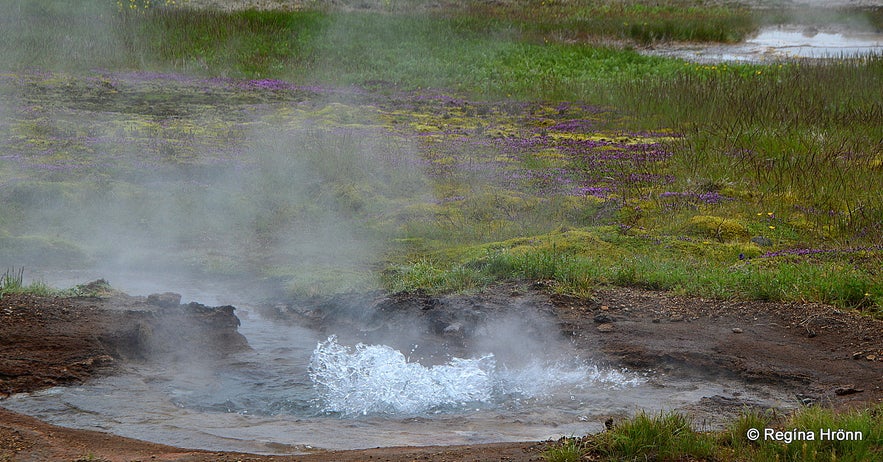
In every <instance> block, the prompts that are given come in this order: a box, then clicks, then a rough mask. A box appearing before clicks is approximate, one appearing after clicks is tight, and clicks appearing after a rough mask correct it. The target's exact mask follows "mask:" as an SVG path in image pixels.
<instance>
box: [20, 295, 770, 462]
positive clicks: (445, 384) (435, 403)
mask: <svg viewBox="0 0 883 462" xmlns="http://www.w3.org/2000/svg"><path fill="white" fill-rule="evenodd" d="M240 316H241V317H242V326H241V327H240V329H241V332H242V333H243V334H244V335H245V336H246V337H247V338H248V340H249V342H250V344H251V346H252V347H253V351H249V352H245V353H241V354H237V355H234V356H233V357H230V358H228V359H227V360H224V361H222V362H215V363H204V362H203V363H186V362H185V363H180V364H174V365H172V364H169V365H162V364H149V365H148V364H144V365H134V366H131V367H129V369H128V372H127V373H125V374H123V375H119V376H114V377H107V378H103V379H100V380H96V381H94V382H91V383H89V384H87V385H83V386H76V387H64V388H62V387H58V388H52V389H49V390H44V391H41V392H37V393H33V394H20V395H15V396H12V397H10V398H9V399H7V400H5V401H4V402H3V406H4V407H7V408H9V409H11V410H13V411H17V412H21V413H25V414H29V415H32V416H35V417H38V418H40V419H42V420H45V421H47V422H50V423H53V424H57V425H62V426H67V427H74V428H81V429H92V430H99V431H106V432H111V433H115V434H118V435H122V436H128V437H133V438H138V439H143V440H149V441H154V442H159V443H165V444H171V445H175V446H181V447H187V448H197V449H208V450H228V451H244V452H254V453H263V454H286V453H298V452H304V451H309V450H310V449H312V448H326V449H356V448H368V447H376V446H395V445H430V444H433V445H435V444H475V443H486V442H502V441H529V440H541V439H547V438H558V437H560V436H570V435H582V434H586V433H590V432H597V431H600V430H602V429H603V422H604V420H605V419H606V418H608V417H615V418H622V417H625V416H629V415H633V414H634V413H635V412H636V411H637V410H639V409H643V410H648V411H657V410H662V409H676V408H680V407H683V406H688V405H690V404H693V403H697V402H698V401H699V400H700V399H702V398H703V397H709V396H733V395H734V394H735V395H740V392H744V390H745V389H744V387H742V386H740V385H739V384H738V383H731V382H727V381H720V380H715V381H703V380H701V379H697V378H694V379H691V380H684V379H674V378H672V377H666V376H664V375H661V374H655V373H653V372H652V371H628V370H623V369H619V368H615V367H611V366H601V365H597V364H595V363H593V362H592V361H590V360H588V359H583V358H581V357H580V355H579V354H578V353H577V352H576V351H572V352H571V353H572V354H571V355H570V356H567V357H561V358H559V359H557V360H550V359H549V358H541V357H537V358H535V359H530V360H525V361H521V362H520V364H517V365H513V364H507V363H506V362H504V361H501V360H500V359H499V358H497V357H496V356H495V355H494V352H493V351H490V352H486V353H484V354H482V355H481V356H476V357H469V358H453V357H451V358H442V359H439V358H436V359H435V361H433V363H434V364H432V365H423V364H421V363H420V362H418V361H415V360H414V359H413V358H409V352H408V351H403V352H401V351H396V350H394V349H392V348H390V347H387V346H383V345H346V344H343V343H340V342H338V341H337V340H336V339H335V338H333V337H330V338H329V337H326V336H324V335H320V334H318V333H317V332H314V331H310V330H308V329H304V328H299V327H297V326H291V325H288V324H280V323H276V322H273V321H269V320H266V319H263V318H261V317H260V316H258V315H257V314H255V313H249V312H247V311H244V310H243V311H242V312H241V313H240ZM559 348H560V345H556V346H555V349H559ZM737 390H738V391H737ZM742 396H743V397H744V396H745V395H742ZM771 404H778V405H782V404H783V402H775V403H771Z"/></svg>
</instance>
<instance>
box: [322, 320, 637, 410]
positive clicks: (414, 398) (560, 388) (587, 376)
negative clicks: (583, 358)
mask: <svg viewBox="0 0 883 462" xmlns="http://www.w3.org/2000/svg"><path fill="white" fill-rule="evenodd" d="M310 379H311V380H312V382H313V385H314V387H315V388H316V391H317V393H318V395H319V400H320V405H321V406H322V408H323V410H324V411H325V412H328V413H339V414H341V415H344V416H355V415H371V414H379V415H415V414H426V413H439V412H444V411H446V410H457V409H466V408H475V407H485V406H493V405H497V404H505V403H517V402H518V401H519V400H522V399H533V398H538V399H541V398H543V397H551V396H554V395H556V394H559V393H568V392H570V391H574V390H582V389H584V388H586V387H605V388H621V387H633V386H636V385H639V384H641V383H644V380H643V379H642V378H640V377H637V376H632V375H630V374H628V373H625V372H621V371H616V370H602V369H600V368H598V367H597V366H594V365H589V364H586V363H578V364H577V363H576V362H574V364H570V365H564V364H561V363H549V364H544V363H543V362H541V361H540V360H534V361H532V362H530V363H528V364H526V365H524V366H520V367H517V368H509V367H506V365H504V364H498V363H497V359H496V358H495V356H494V354H493V353H488V354H485V355H483V356H478V357H474V358H469V359H463V358H452V359H450V360H449V361H448V362H447V363H445V364H440V365H434V366H429V367H427V366H424V365H422V364H420V363H419V362H416V361H410V360H409V358H407V357H406V356H405V355H404V354H403V353H402V352H401V351H398V350H395V349H393V348H391V347H389V346H386V345H365V344H362V343H359V344H357V345H356V346H355V347H348V346H344V345H340V344H339V343H338V342H337V338H336V337H335V336H333V335H332V336H331V337H329V338H328V339H327V340H325V341H323V342H319V344H318V345H317V346H316V349H315V350H314V351H313V354H312V357H311V358H310Z"/></svg>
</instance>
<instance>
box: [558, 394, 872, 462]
mask: <svg viewBox="0 0 883 462" xmlns="http://www.w3.org/2000/svg"><path fill="white" fill-rule="evenodd" d="M881 415H883V414H881V408H880V407H879V406H877V407H872V408H868V409H863V410H854V411H848V412H840V413H838V412H834V411H831V410H826V409H822V408H817V407H813V408H805V409H802V410H799V411H797V412H795V413H794V414H792V415H788V416H778V415H775V414H773V413H771V412H759V411H756V410H745V411H744V412H743V413H742V415H741V416H740V417H739V418H738V419H736V420H735V421H734V422H733V423H732V424H730V425H729V426H728V427H727V428H726V429H724V430H723V431H719V432H706V431H697V430H695V429H694V428H693V423H692V422H691V421H690V419H689V418H687V417H685V416H683V415H681V414H676V413H662V414H657V415H648V414H643V413H641V414H638V415H637V416H635V417H633V418H631V419H628V420H625V421H623V422H620V423H619V424H617V425H615V426H614V427H613V428H612V429H609V430H608V431H606V432H603V433H600V434H597V435H591V436H586V437H584V438H566V439H564V440H562V441H560V442H558V443H557V444H555V445H553V446H552V447H550V448H548V449H547V450H546V451H545V452H544V453H543V458H544V460H546V461H548V462H578V461H582V460H610V461H614V460H655V461H676V460H697V461H698V460H707V461H711V460H715V461H742V460H750V461H795V462H796V461H833V460H838V461H856V462H858V461H865V460H875V459H878V458H880V457H881V456H883V431H881V429H883V425H881V424H883V421H881V419H883V417H881ZM767 429H768V431H769V433H768V432H767ZM754 430H757V431H758V432H759V436H758V437H756V438H754V439H753V440H752V439H749V435H751V434H752V433H753V431H754ZM810 435H812V436H810Z"/></svg>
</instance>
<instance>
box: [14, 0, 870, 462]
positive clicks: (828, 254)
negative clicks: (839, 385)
mask: <svg viewBox="0 0 883 462" xmlns="http://www.w3.org/2000/svg"><path fill="white" fill-rule="evenodd" d="M74 3H76V4H74ZM299 5H301V6H303V8H296V9H293V10H291V11H258V10H245V11H232V12H221V11H209V10H203V9H191V8H189V7H188V2H186V1H180V0H179V1H178V2H177V4H175V3H174V2H161V1H154V2H152V3H151V2H147V1H141V0H137V1H131V2H130V1H122V2H114V1H110V0H108V1H98V0H90V1H83V2H62V1H49V0H47V1H40V2H30V1H4V2H3V7H4V15H3V16H2V18H0V134H2V136H0V270H2V269H3V267H4V266H5V267H6V268H7V270H6V272H5V274H4V275H0V295H2V294H3V293H8V292H17V291H30V292H35V293H41V294H48V293H53V289H50V288H49V287H47V286H46V284H43V283H41V282H40V281H37V282H33V283H27V282H26V281H25V279H26V276H27V269H30V268H38V269H46V268H50V269H74V270H76V269H81V268H91V267H96V268H116V269H120V268H134V269H137V270H138V271H142V272H164V273H174V274H179V273H180V274H198V275H200V276H201V277H210V278H219V279H223V278H229V279H231V280H240V281H251V280H261V281H265V282H266V281H270V282H271V283H273V284H275V285H277V286H278V287H280V288H282V289H283V290H285V291H287V292H288V293H290V294H329V293H336V292H343V291H351V290H371V289H378V288H379V289H385V290H387V291H391V292H400V291H418V290H419V291H427V292H430V293H444V292H452V291H472V290H477V289H480V288H482V287H485V286H487V285H490V284H493V283H495V282H498V281H506V280H513V279H515V280H522V279H524V280H543V281H547V282H548V286H549V287H551V288H552V290H555V291H558V292H561V293H567V294H574V295H579V296H588V295H591V294H592V292H593V291H594V290H596V289H597V288H599V287H602V286H604V285H620V286H631V287H641V288H647V289H652V290H666V291H674V292H677V293H681V294H687V295H697V296H702V297H708V298H719V299H729V298H742V299H757V300H787V301H794V300H806V301H819V302H825V303H831V304H834V305H836V306H839V307H843V308H848V309H854V310H858V311H861V312H863V313H865V314H867V315H869V316H875V317H883V308H881V306H883V277H881V273H880V269H881V267H883V244H881V243H883V187H881V185H883V92H881V88H883V55H880V54H877V55H871V56H867V57H862V58H853V59H845V58H842V57H832V58H829V59H819V60H812V61H810V60H805V61H800V62H796V61H795V62H782V63H779V62H771V63H756V64H751V63H746V64H733V63H730V64H725V63H720V64H697V63H692V62H687V61H683V60H679V59H673V58H662V57H653V56H648V55H645V54H641V53H640V52H639V50H641V49H642V48H644V47H647V46H665V45H666V44H667V43H668V42H669V41H693V42H715V43H728V42H736V41H739V40H741V39H743V38H745V37H746V36H748V35H749V34H751V33H752V32H753V31H756V30H757V29H758V28H760V27H762V26H764V25H769V24H775V23H786V22H789V21H795V20H797V21H800V22H801V23H803V24H810V25H812V24H823V23H826V22H832V21H833V22H836V23H838V24H840V25H841V26H842V27H861V28H865V29H867V30H872V31H877V32H879V31H880V30H883V8H868V9H864V10H815V9H801V10H799V11H797V10H791V9H788V8H787V7H781V6H771V7H769V8H765V9H763V10H757V9H749V8H747V7H742V6H738V5H736V4H735V3H734V4H729V3H720V4H717V3H716V5H717V6H713V7H710V6H707V5H704V4H703V3H702V2H687V1H679V0H665V1H663V2H653V4H652V5H651V4H650V2H638V1H625V2H603V1H602V2H589V1H551V0H546V1H527V0H515V1H508V2H481V1H467V0H458V1H451V2H447V3H444V4H439V3H438V2H404V1H379V0H378V1H367V0H366V1H362V2H356V1H349V2H337V3H336V5H337V6H334V7H331V6H327V4H326V3H324V2H302V3H299ZM439 5H441V6H439ZM23 267H24V268H25V270H22V268H23ZM57 293H60V294H72V293H77V292H76V291H75V290H73V291H68V292H57ZM879 415H880V412H879V409H876V410H869V411H864V412H858V413H855V414H849V415H839V414H831V413H826V412H825V411H820V412H816V411H815V410H812V409H810V410H808V411H805V412H803V413H799V414H798V415H796V416H792V417H790V418H789V419H791V420H787V419H779V420H775V419H774V417H775V416H770V415H757V414H751V413H746V414H745V415H743V417H742V418H741V419H740V420H739V421H737V422H735V423H734V424H733V426H732V428H731V429H730V430H728V431H727V432H724V433H719V434H704V433H696V432H693V431H692V430H691V429H690V423H689V422H685V421H684V419H683V418H682V417H680V416H675V415H671V416H658V417H648V416H638V417H636V418H635V419H634V420H632V421H630V422H627V423H625V424H623V425H621V426H619V427H617V429H616V431H614V432H608V433H605V434H603V435H602V436H601V437H598V438H594V439H588V440H575V439H574V440H568V441H565V442H563V443H562V444H561V445H560V446H557V447H554V448H551V449H550V450H549V451H547V452H546V453H545V457H546V459H547V460H560V461H564V460H580V457H583V456H585V455H586V454H589V455H591V457H596V456H597V457H605V458H607V459H610V460H639V459H640V460H644V459H645V458H647V460H682V459H678V458H677V457H678V456H679V455H683V454H689V455H690V456H689V457H691V459H690V460H694V459H699V460H704V459H713V460H863V458H865V457H867V456H870V457H872V456H873V455H874V454H879V453H880V447H881V445H880V435H879V425H878V423H879ZM800 419H804V420H800ZM826 419H827V420H826ZM838 419H840V420H838ZM774 420H775V421H774ZM769 425H779V426H782V425H784V426H785V427H788V426H789V425H790V426H792V427H794V428H823V427H824V428H843V429H852V428H853V427H855V428H859V429H863V431H865V432H866V434H868V435H870V436H869V438H870V440H869V441H865V443H866V444H861V445H848V446H843V445H827V446H826V445H810V446H807V445H803V446H801V445H790V446H784V445H780V444H773V443H770V444H751V445H746V443H745V440H744V438H742V434H743V433H744V431H745V429H747V428H749V427H759V426H769ZM875 432H876V433H875ZM635 445H640V447H635ZM789 451H790V452H789ZM794 451H804V452H800V453H797V452H794ZM592 460H595V459H592Z"/></svg>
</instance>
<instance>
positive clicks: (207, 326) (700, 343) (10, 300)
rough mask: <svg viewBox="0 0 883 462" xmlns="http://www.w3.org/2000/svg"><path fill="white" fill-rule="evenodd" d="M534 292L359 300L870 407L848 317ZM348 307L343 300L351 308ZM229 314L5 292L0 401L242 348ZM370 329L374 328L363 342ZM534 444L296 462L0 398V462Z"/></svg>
mask: <svg viewBox="0 0 883 462" xmlns="http://www.w3.org/2000/svg"><path fill="white" fill-rule="evenodd" d="M546 289H547V288H546V287H544V285H543V284H542V283H533V284H527V283H525V284H515V283H512V284H504V285H499V286H496V287H493V288H490V289H487V290H485V291H484V292H482V293H480V294H473V295H452V296H444V297H432V296H428V295H425V294H404V295H398V296H392V297H380V298H377V297H376V294H375V295H370V296H373V297H375V303H374V304H375V308H377V309H375V310H374V312H375V313H384V314H383V320H382V322H385V323H386V324H388V327H389V328H391V329H394V328H395V323H396V319H398V317H401V316H410V315H411V314H413V313H414V312H420V313H423V316H427V317H428V319H430V320H432V322H431V323H430V324H429V326H430V328H431V329H435V330H438V331H440V332H448V333H451V332H454V331H456V330H457V329H451V326H463V328H464V329H466V328H468V323H465V318H464V317H463V316H461V315H459V314H458V313H465V312H469V310H466V309H465V308H467V307H472V308H476V307H477V308H476V309H473V312H479V311H482V312H487V311H494V310H497V311H499V310H507V309H510V308H507V307H515V306H518V307H521V308H520V309H523V308H524V307H525V306H529V307H531V309H535V310H536V311H537V312H539V313H545V314H546V315H549V316H552V317H554V318H555V319H557V323H558V325H559V327H560V329H561V332H562V334H563V335H564V336H569V337H570V338H571V339H572V340H573V341H574V343H575V345H576V346H577V347H578V348H579V349H581V350H585V351H600V352H603V353H604V354H605V355H606V357H607V358H610V359H612V360H613V361H614V362H617V363H619V364H621V365H624V366H630V367H633V368H654V369H656V370H665V369H666V368H671V369H672V370H675V369H676V370H680V371H684V370H687V371H689V370H696V371H700V370H701V371H702V373H703V374H705V375H708V374H714V373H716V374H720V375H721V376H726V377H736V378H740V379H742V380H744V381H745V382H746V383H757V384H764V385H768V386H773V387H776V388H777V389H780V390H784V391H786V392H787V393H790V394H793V396H794V399H795V400H796V401H802V402H803V403H806V404H809V403H822V404H824V405H829V406H833V407H849V406H864V405H868V404H871V403H879V402H881V401H883V389H881V387H883V335H881V333H883V321H879V320H874V319H871V318H869V317H867V316H863V315H861V314H860V313H853V312H846V311H843V310H839V309H835V308H832V307H830V306H825V305H819V304H805V303H789V304H781V303H765V302H745V301H712V300H703V299H697V298H686V297H679V296H674V295H671V294H667V293H659V292H649V291H643V290H636V289H623V288H607V289H603V290H601V291H599V292H598V293H597V294H596V295H595V296H594V297H593V298H592V299H589V300H585V299H576V298H571V297H564V296H558V295H549V294H548V291H547V290H546ZM366 296H368V295H366ZM363 297H364V296H363ZM358 299H360V296H351V297H350V302H356V301H358ZM346 304H347V303H346V300H343V299H337V300H335V299H325V300H324V301H322V300H318V299H317V300H312V301H311V302H309V303H305V302H304V301H299V302H292V303H290V304H289V305H285V306H280V305H277V306H276V308H275V309H276V310H277V311H278V313H277V314H278V315H280V316H282V315H287V316H294V317H295V318H299V322H306V323H307V324H309V323H310V322H309V319H310V318H312V319H313V321H312V322H313V323H315V324H316V325H330V324H329V323H331V322H332V320H331V319H330V318H334V321H333V322H335V323H338V324H339V323H342V322H345V321H341V319H343V318H345V315H344V314H343V313H344V312H345V310H344V311H341V310H340V308H339V307H341V306H345V305H346ZM335 310H337V311H338V312H335ZM411 310H416V311H411ZM233 313H234V312H233V309H232V308H231V307H219V308H209V307H205V306H202V305H199V304H189V305H181V304H178V303H177V300H176V299H175V298H174V296H173V295H168V294H167V295H165V296H164V297H163V296H159V297H153V298H152V299H149V300H148V299H145V298H143V297H127V296H123V295H116V296H112V297H108V298H101V299H99V298H68V299H62V298H45V297H35V296H13V295H7V296H5V297H3V298H2V299H0V392H2V393H3V394H4V396H5V395H7V394H10V393H18V392H27V391H34V390H39V389H42V388H46V387H50V386H54V385H64V384H74V383H81V382H83V381H86V380H89V378H90V377H94V376H97V375H102V374H112V373H113V372H114V371H115V370H117V369H118V368H119V367H120V366H121V365H122V364H124V363H125V362H127V361H140V360H143V357H144V356H145V355H147V354H148V353H150V354H151V355H152V356H153V355H156V354H157V353H159V354H160V357H163V356H162V355H167V356H166V357H170V358H171V357H173V355H174V354H175V353H174V352H173V351H166V350H164V349H163V345H165V344H166V342H165V341H164V339H167V338H169V336H176V338H180V337H181V336H182V335H183V336H185V337H187V338H191V339H192V340H191V341H192V342H197V343H199V345H198V346H199V348H196V346H197V345H196V344H194V348H191V350H200V351H213V352H215V353H216V354H225V353H227V352H232V351H237V350H238V349H241V348H247V345H246V344H245V342H244V338H241V336H239V335H238V333H237V332H236V325H237V324H238V320H237V319H236V318H235V316H234V315H233ZM292 313H296V316H295V315H293V314H292ZM169 321H171V322H169ZM185 321H186V322H185ZM363 321H364V320H363ZM368 321H369V322H372V323H374V324H377V322H378V320H377V319H373V320H368ZM182 326H183V327H182ZM181 329H186V332H183V331H181ZM382 329H383V326H379V327H378V326H376V325H375V327H374V329H373V332H377V331H379V330H382ZM206 347H208V348H206ZM743 404H744V403H727V402H721V401H720V400H715V399H708V400H703V401H702V402H700V403H699V404H697V408H698V409H697V411H700V412H706V413H718V414H720V413H724V414H725V413H728V412H738V410H739V409H741V406H742V405H743ZM546 444H547V443H543V442H533V443H531V442H529V443H505V444H490V445H472V446H454V447H407V448H376V449H369V450H359V451H342V452H317V453H314V454H308V455H299V456H255V455H247V454H236V453H217V452H205V451H190V450H186V449H179V448H173V447H169V446H163V445H159V444H153V443H147V442H141V441H135V440H131V439H127V438H122V437H117V436H112V435H108V434H104V433H99V432H92V431H82V430H72V429H65V428H61V427H56V426H52V425H48V424H46V423H43V422H40V421H38V420H36V419H33V418H30V417H27V416H24V415H20V414H16V413H13V412H10V411H8V410H5V409H2V400H0V461H2V460H13V461H42V460H64V461H77V460H107V461H134V460H180V461H216V460H217V461H235V460H242V461H265V460H279V461H316V460H338V461H356V460H379V461H413V460H434V461H453V460H476V461H477V460H481V461H491V460H499V461H530V460H541V458H540V453H541V451H542V449H543V448H544V447H545V445H546Z"/></svg>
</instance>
